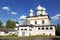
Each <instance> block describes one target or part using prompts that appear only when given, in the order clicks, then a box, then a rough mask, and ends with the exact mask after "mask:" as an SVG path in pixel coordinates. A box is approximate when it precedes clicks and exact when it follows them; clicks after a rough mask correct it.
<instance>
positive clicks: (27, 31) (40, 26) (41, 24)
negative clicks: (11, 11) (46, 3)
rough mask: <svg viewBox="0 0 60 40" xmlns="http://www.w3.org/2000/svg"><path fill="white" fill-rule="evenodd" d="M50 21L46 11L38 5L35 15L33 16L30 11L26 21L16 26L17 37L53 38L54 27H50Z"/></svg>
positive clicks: (32, 12)
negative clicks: (39, 36)
mask: <svg viewBox="0 0 60 40" xmlns="http://www.w3.org/2000/svg"><path fill="white" fill-rule="evenodd" d="M50 21H51V19H50V17H49V15H48V13H47V12H46V9H45V8H44V7H42V6H40V5H38V6H37V8H36V15H34V11H33V10H32V9H30V11H29V16H28V17H26V21H25V22H24V23H23V25H19V24H18V23H17V24H16V26H17V28H16V30H18V36H36V35H47V36H55V25H51V24H50Z"/></svg>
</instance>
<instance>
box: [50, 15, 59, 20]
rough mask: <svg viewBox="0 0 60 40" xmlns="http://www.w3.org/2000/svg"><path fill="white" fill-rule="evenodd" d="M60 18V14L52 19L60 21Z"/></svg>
mask: <svg viewBox="0 0 60 40" xmlns="http://www.w3.org/2000/svg"><path fill="white" fill-rule="evenodd" d="M59 17H60V14H56V15H55V16H52V17H51V19H52V20H53V21H55V20H59V19H60V18H59Z"/></svg>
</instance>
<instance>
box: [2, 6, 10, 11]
mask: <svg viewBox="0 0 60 40" xmlns="http://www.w3.org/2000/svg"><path fill="white" fill-rule="evenodd" d="M2 9H3V10H10V8H9V7H7V6H4V7H2Z"/></svg>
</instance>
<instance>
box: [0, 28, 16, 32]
mask: <svg viewBox="0 0 60 40" xmlns="http://www.w3.org/2000/svg"><path fill="white" fill-rule="evenodd" d="M0 31H4V32H8V31H16V30H15V29H10V28H0Z"/></svg>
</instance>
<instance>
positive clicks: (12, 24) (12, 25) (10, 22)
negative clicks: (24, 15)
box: [6, 20, 16, 28]
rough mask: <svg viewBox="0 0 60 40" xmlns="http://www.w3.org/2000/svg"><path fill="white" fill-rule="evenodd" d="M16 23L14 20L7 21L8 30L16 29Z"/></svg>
mask: <svg viewBox="0 0 60 40" xmlns="http://www.w3.org/2000/svg"><path fill="white" fill-rule="evenodd" d="M15 24H16V22H15V21H13V20H7V21H6V28H14V27H15Z"/></svg>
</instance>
